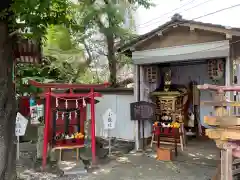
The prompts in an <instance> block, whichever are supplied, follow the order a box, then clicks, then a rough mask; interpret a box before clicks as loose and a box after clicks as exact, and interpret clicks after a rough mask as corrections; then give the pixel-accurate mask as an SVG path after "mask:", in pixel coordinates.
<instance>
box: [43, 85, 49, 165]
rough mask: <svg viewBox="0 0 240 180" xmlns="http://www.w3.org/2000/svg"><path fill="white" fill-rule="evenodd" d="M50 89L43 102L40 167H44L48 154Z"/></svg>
mask: <svg viewBox="0 0 240 180" xmlns="http://www.w3.org/2000/svg"><path fill="white" fill-rule="evenodd" d="M50 93H51V92H50V90H48V92H46V94H45V97H46V103H45V106H46V107H45V118H44V119H45V127H44V139H43V161H42V168H43V169H44V168H45V167H46V164H47V155H48V131H49V119H50V113H51V104H50V103H51V101H50V100H51V94H50Z"/></svg>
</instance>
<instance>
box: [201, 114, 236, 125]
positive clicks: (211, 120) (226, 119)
mask: <svg viewBox="0 0 240 180" xmlns="http://www.w3.org/2000/svg"><path fill="white" fill-rule="evenodd" d="M204 123H206V124H208V125H210V126H220V127H229V126H240V118H238V117H233V116H222V117H221V116H204Z"/></svg>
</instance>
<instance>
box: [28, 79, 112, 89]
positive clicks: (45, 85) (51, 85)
mask: <svg viewBox="0 0 240 180" xmlns="http://www.w3.org/2000/svg"><path fill="white" fill-rule="evenodd" d="M28 83H29V84H31V85H32V86H35V87H38V88H59V89H69V88H75V89H81V88H84V89H85V88H86V89H88V88H104V87H108V86H109V85H110V84H109V83H104V84H65V83H39V82H37V81H33V80H29V81H28Z"/></svg>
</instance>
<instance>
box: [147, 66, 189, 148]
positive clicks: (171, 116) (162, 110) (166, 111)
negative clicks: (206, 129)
mask: <svg viewBox="0 0 240 180" xmlns="http://www.w3.org/2000/svg"><path fill="white" fill-rule="evenodd" d="M185 95H186V92H184V91H181V90H178V89H173V88H172V86H171V71H170V70H169V71H168V72H166V74H165V78H164V87H163V89H162V90H159V91H155V92H152V93H151V96H152V97H153V99H154V101H155V103H156V113H155V116H156V117H155V120H156V121H155V122H154V124H153V130H154V133H153V136H152V143H154V142H158V146H159V143H163V144H174V143H176V142H175V141H177V143H178V145H180V146H181V149H182V150H183V147H184V145H185V137H184V131H185V130H184V118H185V117H184V116H185V113H184V102H183V98H184V96H185ZM158 128H160V130H156V129H158ZM175 129H178V130H177V131H175ZM156 132H158V136H160V137H158V140H157V141H156V140H155V141H154V138H155V137H154V136H155V135H156ZM159 139H160V140H159ZM159 141H160V142H159Z"/></svg>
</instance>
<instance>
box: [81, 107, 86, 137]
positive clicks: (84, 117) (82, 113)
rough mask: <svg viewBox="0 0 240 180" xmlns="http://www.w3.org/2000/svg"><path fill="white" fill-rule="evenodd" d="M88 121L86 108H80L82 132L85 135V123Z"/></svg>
mask: <svg viewBox="0 0 240 180" xmlns="http://www.w3.org/2000/svg"><path fill="white" fill-rule="evenodd" d="M85 120H86V107H82V106H81V107H80V127H81V129H80V132H81V133H83V134H84V121H85Z"/></svg>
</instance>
